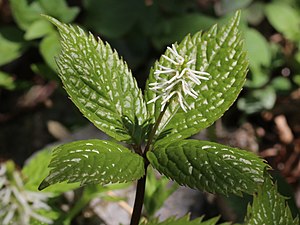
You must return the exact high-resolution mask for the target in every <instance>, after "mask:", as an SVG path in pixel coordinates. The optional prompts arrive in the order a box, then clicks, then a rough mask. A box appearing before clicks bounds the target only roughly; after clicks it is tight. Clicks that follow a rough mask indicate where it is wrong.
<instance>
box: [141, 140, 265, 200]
mask: <svg viewBox="0 0 300 225" xmlns="http://www.w3.org/2000/svg"><path fill="white" fill-rule="evenodd" d="M147 157H148V159H149V161H150V163H151V165H153V166H154V167H155V168H156V169H157V170H158V171H159V172H160V173H163V174H164V175H166V176H167V177H169V178H171V179H172V180H175V181H176V182H177V183H179V184H181V185H187V186H189V187H191V188H197V189H199V190H202V191H207V192H211V193H220V194H225V195H228V194H229V193H233V194H237V195H241V193H242V192H246V193H250V194H252V193H253V192H254V191H256V190H257V184H258V183H262V182H263V171H264V168H265V167H266V166H267V165H266V164H265V163H264V161H263V160H262V159H260V158H258V157H257V156H256V155H254V154H253V153H251V152H247V151H243V150H239V149H236V148H231V147H228V146H225V145H220V144H216V143H212V142H208V141H198V140H183V141H179V142H174V143H172V144H170V145H166V146H158V147H157V148H156V149H154V150H153V151H150V152H148V153H147Z"/></svg>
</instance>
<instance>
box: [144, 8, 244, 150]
mask: <svg viewBox="0 0 300 225" xmlns="http://www.w3.org/2000/svg"><path fill="white" fill-rule="evenodd" d="M239 18H240V13H239V12H238V13H236V15H235V16H234V18H233V19H232V20H231V21H230V23H229V24H227V25H226V26H224V27H222V28H221V29H220V30H218V29H217V26H213V27H212V28H211V29H210V30H209V31H208V32H206V33H204V34H203V35H202V33H201V32H199V33H196V34H195V35H194V36H192V37H191V36H189V35H188V36H186V38H185V39H184V40H183V41H182V42H181V43H180V44H179V45H178V47H177V51H178V53H179V54H180V55H181V56H183V57H184V58H187V59H189V60H196V62H195V65H194V66H195V68H193V69H195V70H197V71H205V72H208V73H209V74H210V79H209V80H204V81H202V82H201V84H199V85H197V86H195V84H192V85H194V86H193V89H194V90H195V91H196V93H197V94H198V97H197V99H193V98H192V97H191V96H183V97H184V98H185V100H186V101H187V103H189V104H190V105H193V106H194V107H193V109H191V110H189V111H187V112H184V111H183V110H182V109H181V108H179V103H178V100H177V99H174V100H173V101H171V102H170V104H169V106H168V108H167V110H166V113H165V114H164V116H163V118H162V121H161V123H160V125H159V127H158V130H157V133H156V135H157V136H159V134H160V133H162V132H165V131H167V130H171V132H169V134H168V135H167V136H166V137H165V138H163V139H162V140H161V141H160V143H161V144H166V143H169V142H170V141H173V140H178V139H184V138H187V137H189V136H191V135H193V134H196V133H198V132H199V131H200V130H202V129H204V128H206V127H208V126H210V125H211V124H212V123H213V122H215V121H216V120H217V119H218V118H220V117H221V116H222V115H223V113H224V112H225V111H226V110H227V109H228V108H229V107H230V106H231V105H232V103H233V102H234V101H235V99H236V98H237V96H238V94H239V93H240V91H241V89H242V86H243V84H244V82H245V76H246V72H247V67H248V61H247V59H246V53H245V52H244V51H243V43H242V41H241V37H240V36H241V35H240V33H239V31H238V28H237V26H238V23H239ZM165 56H168V57H173V56H172V54H171V52H170V50H169V49H167V51H166V53H165ZM159 65H163V66H165V67H169V68H172V69H175V70H178V71H179V72H180V71H181V70H182V69H184V68H185V65H182V66H180V68H178V67H175V66H174V65H173V64H172V63H171V62H169V61H168V60H167V59H165V58H164V57H161V58H160V60H159V61H157V62H156V63H155V65H154V67H153V68H152V69H151V71H150V76H149V80H148V82H147V87H146V99H147V101H149V100H151V99H154V98H155V97H157V93H156V92H155V91H153V90H150V89H149V83H155V82H157V80H156V78H155V77H156V76H155V74H154V73H155V71H156V70H160V67H159ZM158 82H159V81H158ZM161 103H162V100H161V99H158V100H157V101H156V102H155V103H151V104H148V105H147V106H148V111H149V113H150V114H151V115H153V116H154V119H155V120H157V118H158V117H159V114H160V112H161Z"/></svg>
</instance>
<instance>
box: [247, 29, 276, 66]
mask: <svg viewBox="0 0 300 225" xmlns="http://www.w3.org/2000/svg"><path fill="white" fill-rule="evenodd" d="M244 36H245V49H246V50H247V52H248V55H249V62H250V67H251V66H253V67H260V66H266V67H268V66H270V63H271V58H272V56H271V50H270V46H269V44H268V42H267V40H266V39H265V38H264V36H262V35H261V33H259V32H258V31H257V30H255V29H252V28H248V29H247V30H246V31H245V35H244Z"/></svg>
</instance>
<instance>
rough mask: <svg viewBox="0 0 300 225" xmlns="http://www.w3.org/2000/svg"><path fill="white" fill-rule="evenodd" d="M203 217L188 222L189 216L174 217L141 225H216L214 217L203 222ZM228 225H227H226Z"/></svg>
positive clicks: (216, 219) (224, 224)
mask: <svg viewBox="0 0 300 225" xmlns="http://www.w3.org/2000/svg"><path fill="white" fill-rule="evenodd" d="M203 217H204V216H202V217H200V218H197V219H194V220H190V216H189V215H187V216H183V217H181V218H179V219H176V218H174V217H171V218H168V219H167V220H165V221H163V222H158V219H155V220H152V221H149V222H143V223H141V225H186V224H187V225H216V223H217V222H218V220H219V217H214V218H212V219H209V220H206V221H203ZM226 224H227V223H223V224H222V225H226ZM227 225H229V224H227Z"/></svg>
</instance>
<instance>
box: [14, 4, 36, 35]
mask: <svg viewBox="0 0 300 225" xmlns="http://www.w3.org/2000/svg"><path fill="white" fill-rule="evenodd" d="M10 6H11V10H12V14H13V16H14V18H15V21H16V23H17V24H18V26H19V27H20V28H21V29H22V30H27V29H28V28H29V27H30V25H31V24H32V23H33V22H34V21H36V20H39V19H40V18H41V17H40V15H39V14H40V13H41V9H40V8H38V7H35V6H37V5H36V2H34V3H32V4H31V5H29V4H28V2H27V0H10Z"/></svg>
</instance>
